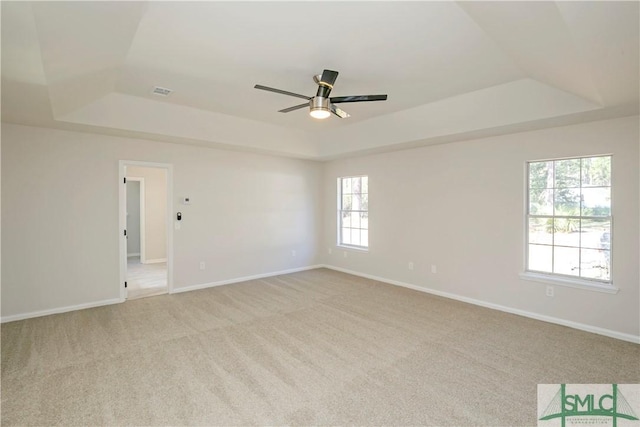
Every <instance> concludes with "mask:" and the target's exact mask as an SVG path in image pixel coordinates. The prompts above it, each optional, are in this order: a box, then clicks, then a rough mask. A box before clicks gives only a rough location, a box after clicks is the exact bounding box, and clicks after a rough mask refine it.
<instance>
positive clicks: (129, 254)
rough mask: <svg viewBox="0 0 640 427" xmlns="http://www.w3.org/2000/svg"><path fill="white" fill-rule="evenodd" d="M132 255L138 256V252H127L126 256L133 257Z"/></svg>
mask: <svg viewBox="0 0 640 427" xmlns="http://www.w3.org/2000/svg"><path fill="white" fill-rule="evenodd" d="M134 256H140V252H136V253H127V258H133V257H134Z"/></svg>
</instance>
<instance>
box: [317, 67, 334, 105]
mask: <svg viewBox="0 0 640 427" xmlns="http://www.w3.org/2000/svg"><path fill="white" fill-rule="evenodd" d="M337 78H338V72H337V71H332V70H324V71H323V72H322V76H321V77H320V80H319V81H318V92H317V93H316V96H321V97H323V98H327V97H329V94H330V93H331V89H333V84H334V83H335V82H336V79H337Z"/></svg>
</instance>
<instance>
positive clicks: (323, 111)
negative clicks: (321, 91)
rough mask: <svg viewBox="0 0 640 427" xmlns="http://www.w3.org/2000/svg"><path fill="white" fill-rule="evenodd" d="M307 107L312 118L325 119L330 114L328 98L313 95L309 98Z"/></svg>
mask: <svg viewBox="0 0 640 427" xmlns="http://www.w3.org/2000/svg"><path fill="white" fill-rule="evenodd" d="M309 107H310V111H309V115H310V116H311V117H313V118H314V119H326V118H327V117H329V116H330V115H331V110H330V109H329V100H328V99H327V98H323V97H321V96H314V97H313V98H311V101H309Z"/></svg>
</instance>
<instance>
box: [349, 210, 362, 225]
mask: <svg viewBox="0 0 640 427" xmlns="http://www.w3.org/2000/svg"><path fill="white" fill-rule="evenodd" d="M350 216H351V227H353V228H360V212H351V214H350Z"/></svg>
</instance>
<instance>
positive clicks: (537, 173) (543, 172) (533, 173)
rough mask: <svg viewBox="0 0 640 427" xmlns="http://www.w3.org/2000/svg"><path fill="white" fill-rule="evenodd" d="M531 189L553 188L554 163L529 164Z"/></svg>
mask: <svg viewBox="0 0 640 427" xmlns="http://www.w3.org/2000/svg"><path fill="white" fill-rule="evenodd" d="M529 188H553V162H533V163H529Z"/></svg>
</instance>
